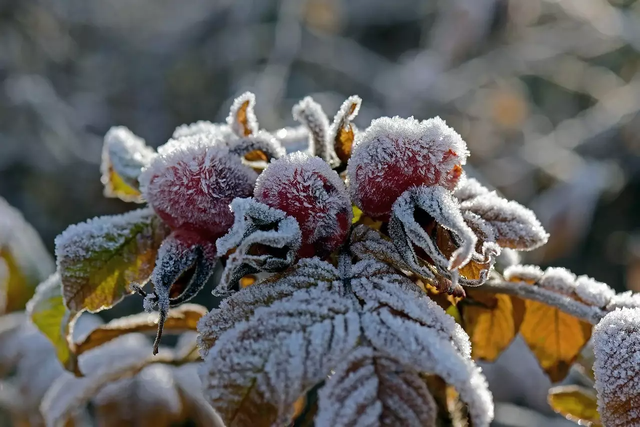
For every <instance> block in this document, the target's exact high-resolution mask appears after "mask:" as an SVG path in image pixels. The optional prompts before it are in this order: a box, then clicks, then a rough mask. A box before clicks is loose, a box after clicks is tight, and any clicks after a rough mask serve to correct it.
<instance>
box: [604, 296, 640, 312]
mask: <svg viewBox="0 0 640 427" xmlns="http://www.w3.org/2000/svg"><path fill="white" fill-rule="evenodd" d="M616 308H640V294H639V293H635V292H633V291H626V292H621V293H619V294H616V295H614V296H613V297H612V298H611V302H610V303H609V305H608V306H607V310H610V311H611V310H615V309H616Z"/></svg>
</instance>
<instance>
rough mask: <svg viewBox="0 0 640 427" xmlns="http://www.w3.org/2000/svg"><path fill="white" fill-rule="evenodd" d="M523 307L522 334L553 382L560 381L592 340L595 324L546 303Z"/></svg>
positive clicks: (531, 303) (530, 304)
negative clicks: (593, 325) (590, 339)
mask: <svg viewBox="0 0 640 427" xmlns="http://www.w3.org/2000/svg"><path fill="white" fill-rule="evenodd" d="M524 304H525V315H524V319H523V321H522V325H520V334H521V335H522V337H523V338H524V340H525V341H526V343H527V345H528V346H529V348H530V349H531V351H532V352H533V354H534V355H535V356H536V358H537V359H538V363H539V364H540V366H541V367H542V369H543V370H544V371H545V372H546V373H547V375H548V376H549V378H550V379H551V382H558V381H561V380H562V379H564V378H565V377H566V376H567V374H568V373H569V368H570V367H571V364H572V363H573V362H574V361H575V360H576V358H577V357H578V354H579V353H580V351H581V350H582V348H583V347H584V346H585V345H586V343H587V341H589V338H591V329H592V325H591V324H589V323H587V322H584V321H582V320H580V319H577V318H575V317H573V316H571V315H569V314H566V313H564V312H563V311H561V310H559V309H557V308H555V307H552V306H549V305H547V304H544V303H540V302H536V301H531V300H525V302H524Z"/></svg>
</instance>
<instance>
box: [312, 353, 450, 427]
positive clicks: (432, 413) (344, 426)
mask: <svg viewBox="0 0 640 427" xmlns="http://www.w3.org/2000/svg"><path fill="white" fill-rule="evenodd" d="M318 400H319V404H318V416H317V418H316V420H315V421H316V425H317V426H332V427H350V426H370V425H377V426H388V427H392V426H406V427H422V426H431V425H435V422H436V414H437V410H438V409H437V406H436V402H435V400H434V399H433V397H432V396H431V394H430V393H429V390H428V389H427V386H426V382H425V381H424V379H422V378H421V377H420V376H419V375H418V373H417V372H416V371H414V370H412V369H411V368H407V367H406V366H403V365H402V364H401V363H399V362H398V361H397V360H395V359H393V358H389V357H385V356H383V355H381V354H379V353H376V351H375V350H373V349H372V348H370V347H359V348H358V349H356V350H355V351H353V352H352V353H351V354H350V355H349V356H348V357H347V358H345V360H343V361H342V362H341V363H340V364H339V365H338V366H337V367H336V369H335V373H334V374H333V375H332V376H331V378H330V379H329V380H328V381H327V384H326V386H325V387H323V388H322V389H321V390H320V392H319V396H318Z"/></svg>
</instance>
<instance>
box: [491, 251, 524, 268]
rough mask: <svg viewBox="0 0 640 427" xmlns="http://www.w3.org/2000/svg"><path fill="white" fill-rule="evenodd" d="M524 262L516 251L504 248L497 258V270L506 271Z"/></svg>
mask: <svg viewBox="0 0 640 427" xmlns="http://www.w3.org/2000/svg"><path fill="white" fill-rule="evenodd" d="M521 262H522V258H521V257H520V253H518V251H516V250H514V249H510V248H503V249H502V250H501V251H500V255H498V256H497V257H496V268H497V269H498V270H499V271H504V270H506V269H507V268H509V267H512V266H514V265H518V264H520V263H521Z"/></svg>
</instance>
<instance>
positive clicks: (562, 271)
mask: <svg viewBox="0 0 640 427" xmlns="http://www.w3.org/2000/svg"><path fill="white" fill-rule="evenodd" d="M538 286H540V287H541V288H545V289H548V290H550V291H554V292H558V293H560V294H563V295H568V296H572V295H574V293H575V290H576V275H575V274H573V273H572V272H570V271H569V270H567V269H566V268H562V267H549V268H547V269H546V270H545V271H544V275H543V276H542V278H540V280H538Z"/></svg>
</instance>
